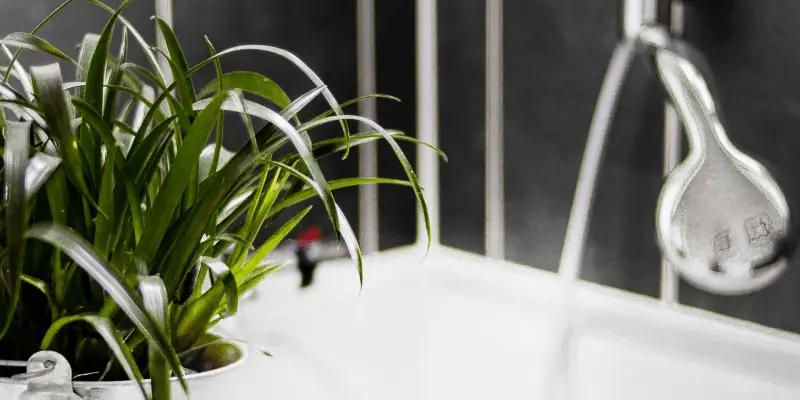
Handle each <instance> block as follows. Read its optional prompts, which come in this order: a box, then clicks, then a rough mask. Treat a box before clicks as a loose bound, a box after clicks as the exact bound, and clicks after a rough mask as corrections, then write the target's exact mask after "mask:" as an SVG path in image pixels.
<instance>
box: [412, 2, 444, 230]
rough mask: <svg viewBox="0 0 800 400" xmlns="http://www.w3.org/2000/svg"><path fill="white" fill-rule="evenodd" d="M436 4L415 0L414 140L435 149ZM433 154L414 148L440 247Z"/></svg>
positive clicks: (436, 163) (421, 224) (420, 224)
mask: <svg viewBox="0 0 800 400" xmlns="http://www.w3.org/2000/svg"><path fill="white" fill-rule="evenodd" d="M436 4H437V0H417V3H416V8H417V9H416V20H417V37H416V41H417V44H416V47H417V49H416V50H417V137H418V138H419V139H420V140H422V141H425V142H427V143H429V144H431V145H433V146H437V147H438V145H439V144H438V140H437V138H438V125H439V99H438V86H437V85H438V82H437V73H438V63H437V41H438V37H437V33H436ZM436 157H437V156H436V154H435V153H434V152H432V151H430V150H427V149H425V148H424V146H417V172H418V173H419V180H420V183H421V184H422V187H423V188H424V189H425V200H426V201H427V203H428V214H429V215H430V220H431V237H430V240H431V244H432V245H434V246H435V245H438V244H439V237H440V235H439V229H440V225H439V160H438V159H437V158H436ZM427 240H428V238H427V233H426V232H425V223H424V221H423V218H422V211H421V210H418V211H417V244H418V245H422V244H424V243H427Z"/></svg>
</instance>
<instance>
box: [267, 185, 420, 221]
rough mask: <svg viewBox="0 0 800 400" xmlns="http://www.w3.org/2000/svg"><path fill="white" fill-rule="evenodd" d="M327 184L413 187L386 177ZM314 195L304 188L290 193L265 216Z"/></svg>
mask: <svg viewBox="0 0 800 400" xmlns="http://www.w3.org/2000/svg"><path fill="white" fill-rule="evenodd" d="M329 184H330V187H331V190H337V189H343V188H348V187H355V186H361V185H378V184H383V185H398V186H406V187H413V185H412V184H411V182H408V181H404V180H399V179H388V178H344V179H337V180H333V181H330V182H329ZM316 195H317V192H316V191H315V190H314V189H305V190H301V191H299V192H296V193H292V194H291V195H289V196H286V197H285V198H283V199H281V201H279V202H277V203H275V205H274V206H272V208H271V209H270V212H269V214H268V215H267V216H268V217H271V216H273V215H275V214H277V213H279V212H280V211H283V210H285V209H286V208H288V207H291V206H293V205H295V204H297V203H300V202H302V201H305V200H308V199H310V198H313V197H315V196H316Z"/></svg>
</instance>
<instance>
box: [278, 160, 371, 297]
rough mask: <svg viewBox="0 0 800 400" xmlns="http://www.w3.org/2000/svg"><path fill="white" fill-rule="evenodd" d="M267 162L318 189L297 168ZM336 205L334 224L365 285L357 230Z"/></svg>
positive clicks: (360, 281)
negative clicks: (354, 229)
mask: <svg viewBox="0 0 800 400" xmlns="http://www.w3.org/2000/svg"><path fill="white" fill-rule="evenodd" d="M266 162H267V163H268V164H270V165H274V166H277V167H279V168H282V169H284V170H286V171H289V172H291V173H292V175H294V176H296V177H297V178H299V179H300V180H302V181H303V182H305V184H306V185H308V186H311V188H312V189H315V190H317V189H316V188H315V186H317V185H318V183H317V182H315V181H314V180H313V179H311V178H310V177H309V176H307V175H305V174H303V173H302V172H300V171H298V170H297V169H295V168H292V167H290V166H288V165H286V164H281V163H279V162H275V161H266ZM335 207H336V223H335V224H334V225H335V226H338V227H339V233H340V234H341V236H342V239H343V240H344V243H345V245H346V246H347V250H348V252H349V253H350V257H351V258H352V259H353V264H354V265H355V267H356V270H357V271H358V282H359V285H361V286H363V285H364V261H363V259H362V254H361V247H360V246H359V245H358V238H357V237H356V234H355V232H353V228H351V227H350V223H349V222H348V221H347V217H346V216H345V215H344V213H343V212H342V209H341V208H339V205H335Z"/></svg>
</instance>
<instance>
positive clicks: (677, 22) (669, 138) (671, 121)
mask: <svg viewBox="0 0 800 400" xmlns="http://www.w3.org/2000/svg"><path fill="white" fill-rule="evenodd" d="M683 22H684V16H683V2H682V1H681V0H673V1H672V3H671V10H670V31H671V32H672V34H674V35H677V36H680V35H682V34H683ZM682 134H683V132H682V130H681V122H680V120H679V119H678V114H677V113H676V112H675V107H673V106H672V104H670V102H669V101H667V103H666V104H665V106H664V175H665V176H666V175H669V173H670V172H672V170H673V169H675V167H676V166H677V165H678V163H679V162H680V158H681V135H682ZM678 289H679V277H678V273H677V271H675V267H674V266H673V265H672V264H671V263H669V262H668V261H667V260H665V259H664V258H663V257H662V258H661V294H660V296H661V301H662V302H664V303H665V304H675V303H677V302H678V301H679V300H678Z"/></svg>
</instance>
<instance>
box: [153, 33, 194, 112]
mask: <svg viewBox="0 0 800 400" xmlns="http://www.w3.org/2000/svg"><path fill="white" fill-rule="evenodd" d="M156 23H157V24H158V28H159V30H160V31H161V33H162V35H163V37H164V42H165V43H166V44H167V50H168V51H169V57H167V58H168V60H170V63H169V64H170V67H171V68H172V73H173V75H174V76H175V82H176V83H177V84H178V93H179V94H180V99H181V102H182V104H183V108H184V109H186V110H191V109H192V104H194V103H195V102H196V101H197V97H196V96H195V94H194V83H192V76H191V75H190V74H187V73H186V72H187V71H188V70H189V65H188V64H187V63H186V56H185V55H184V54H183V50H182V49H181V45H180V43H178V38H177V37H176V36H175V32H174V31H173V30H172V28H170V26H169V24H167V23H166V22H165V21H164V20H163V19H161V18H156Z"/></svg>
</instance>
